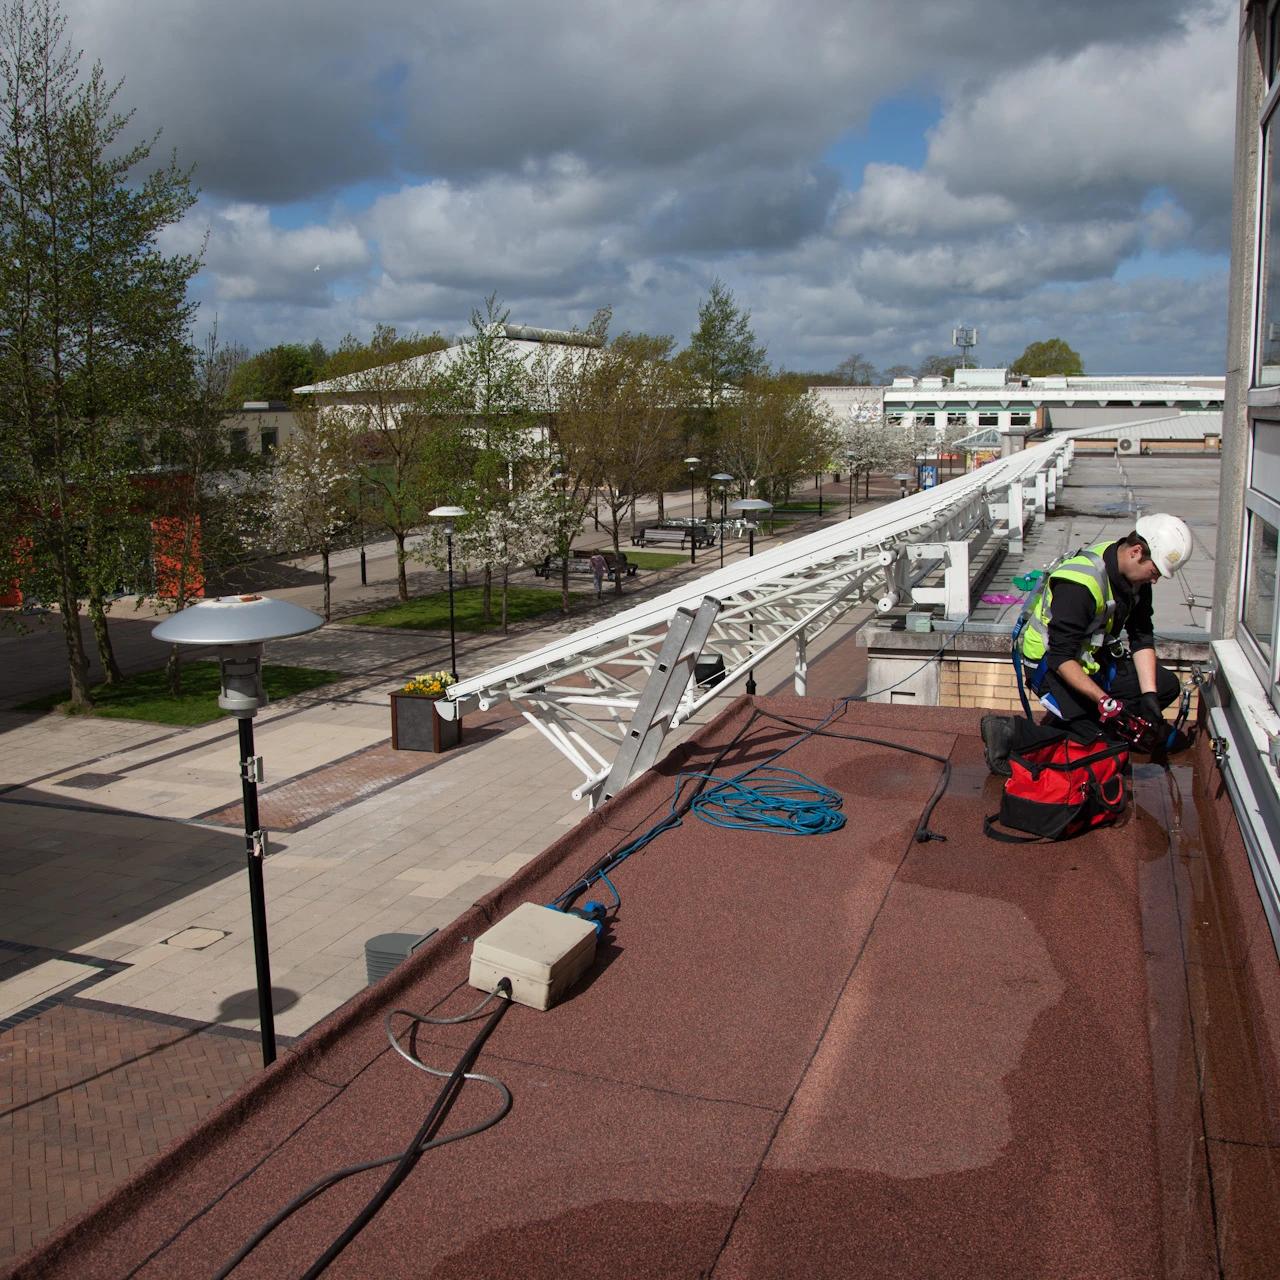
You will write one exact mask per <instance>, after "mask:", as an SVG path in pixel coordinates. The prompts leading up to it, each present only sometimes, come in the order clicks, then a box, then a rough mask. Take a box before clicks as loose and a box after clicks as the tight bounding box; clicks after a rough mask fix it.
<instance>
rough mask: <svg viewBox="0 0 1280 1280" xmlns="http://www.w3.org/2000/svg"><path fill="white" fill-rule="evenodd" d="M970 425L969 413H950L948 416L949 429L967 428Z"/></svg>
mask: <svg viewBox="0 0 1280 1280" xmlns="http://www.w3.org/2000/svg"><path fill="white" fill-rule="evenodd" d="M968 425H969V415H968V414H967V413H949V414H947V426H949V427H967V426H968Z"/></svg>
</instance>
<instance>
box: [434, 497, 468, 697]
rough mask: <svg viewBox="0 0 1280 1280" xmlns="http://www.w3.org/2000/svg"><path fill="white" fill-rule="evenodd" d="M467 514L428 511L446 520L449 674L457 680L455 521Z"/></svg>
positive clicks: (453, 510) (462, 509)
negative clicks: (454, 582)
mask: <svg viewBox="0 0 1280 1280" xmlns="http://www.w3.org/2000/svg"><path fill="white" fill-rule="evenodd" d="M466 514H467V509H466V507H432V508H431V510H430V511H428V512H427V515H429V516H436V517H437V518H438V519H441V520H443V521H444V542H445V546H446V547H447V548H448V552H447V554H448V560H449V674H450V675H451V676H452V677H453V678H454V679H455V680H456V679H457V678H458V640H457V633H456V628H455V626H454V621H453V532H454V523H453V522H454V521H455V520H456V519H457V518H458V517H459V516H465V515H466Z"/></svg>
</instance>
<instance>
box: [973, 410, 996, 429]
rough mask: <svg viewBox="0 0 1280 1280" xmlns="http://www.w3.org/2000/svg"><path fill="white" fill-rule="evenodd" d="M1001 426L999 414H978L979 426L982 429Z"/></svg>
mask: <svg viewBox="0 0 1280 1280" xmlns="http://www.w3.org/2000/svg"><path fill="white" fill-rule="evenodd" d="M999 425H1000V415H999V414H998V413H980V414H978V426H980V427H998V426H999Z"/></svg>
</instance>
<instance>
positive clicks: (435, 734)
mask: <svg viewBox="0 0 1280 1280" xmlns="http://www.w3.org/2000/svg"><path fill="white" fill-rule="evenodd" d="M437 701H438V699H436V698H428V697H427V696H426V695H425V694H422V693H393V694H392V695H391V746H392V749H393V750H395V751H448V750H449V749H450V747H456V746H458V745H459V744H460V743H461V742H462V720H461V719H457V720H446V719H445V718H444V717H443V716H442V715H441V714H440V713H439V712H438V711H437V710H436V702H437Z"/></svg>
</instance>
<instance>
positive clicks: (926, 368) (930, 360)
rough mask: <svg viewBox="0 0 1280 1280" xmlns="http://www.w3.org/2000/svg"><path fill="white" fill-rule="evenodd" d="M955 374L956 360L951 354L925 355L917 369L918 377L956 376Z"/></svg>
mask: <svg viewBox="0 0 1280 1280" xmlns="http://www.w3.org/2000/svg"><path fill="white" fill-rule="evenodd" d="M955 376H956V362H955V359H954V357H949V356H937V355H935V356H925V358H924V359H923V360H921V361H920V366H919V368H917V369H916V377H918V378H954V377H955Z"/></svg>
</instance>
